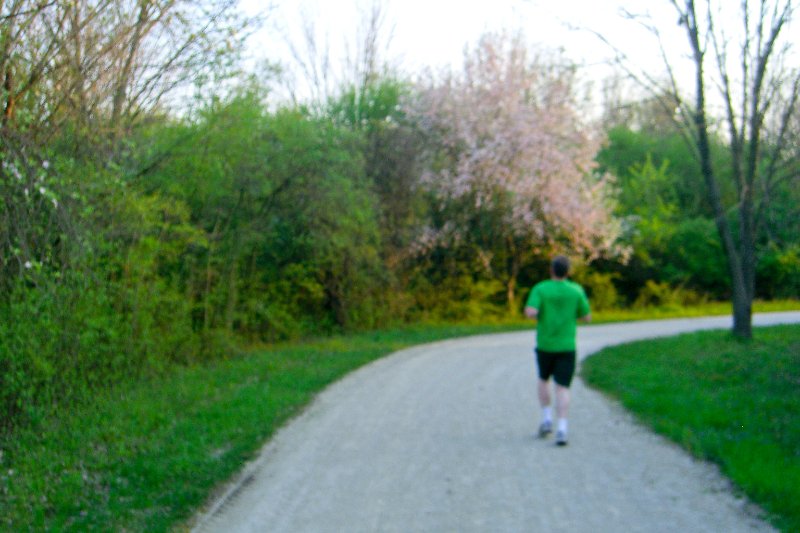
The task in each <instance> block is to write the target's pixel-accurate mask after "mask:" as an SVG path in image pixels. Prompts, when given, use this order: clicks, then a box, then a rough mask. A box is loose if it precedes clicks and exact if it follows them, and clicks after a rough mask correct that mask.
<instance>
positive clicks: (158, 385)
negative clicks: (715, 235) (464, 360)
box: [0, 303, 800, 531]
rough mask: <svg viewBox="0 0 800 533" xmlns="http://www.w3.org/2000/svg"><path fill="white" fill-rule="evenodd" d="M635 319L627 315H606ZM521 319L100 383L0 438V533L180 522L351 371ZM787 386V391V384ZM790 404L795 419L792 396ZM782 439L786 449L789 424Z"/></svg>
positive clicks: (380, 335)
mask: <svg viewBox="0 0 800 533" xmlns="http://www.w3.org/2000/svg"><path fill="white" fill-rule="evenodd" d="M784 307H785V306H782V307H781V309H782V308H784ZM794 308H797V303H795V304H794ZM762 309H763V308H762ZM770 310H774V307H773V308H770ZM704 311H705V312H706V313H707V314H712V313H714V312H717V311H718V312H720V313H727V312H729V308H728V307H726V306H720V307H719V308H718V309H704ZM645 313H647V312H645ZM686 314H699V312H698V311H687V310H683V311H681V310H666V311H662V312H661V314H659V315H658V316H659V317H665V316H685V315H686ZM646 317H647V314H644V315H643V314H641V313H640V314H638V315H637V314H631V313H627V314H625V315H624V316H608V317H605V319H607V320H620V319H632V318H646ZM597 318H599V319H601V320H603V319H604V317H603V315H602V314H599V315H598V316H597ZM530 327H531V324H530V322H525V321H523V320H518V321H514V322H512V323H501V324H495V325H491V324H489V325H487V324H484V325H472V326H468V325H420V326H415V327H406V328H400V329H395V330H391V331H379V332H371V333H363V334H358V335H350V336H341V337H333V338H329V339H322V340H317V341H305V342H298V343H292V344H283V345H274V346H267V347H258V348H253V349H252V350H250V351H249V352H248V354H247V355H246V356H242V357H237V358H232V359H230V360H227V361H221V362H217V363H214V364H209V365H205V366H196V367H191V368H176V369H174V370H172V371H171V372H169V373H168V374H167V375H165V376H162V377H160V378H157V379H152V380H150V381H147V382H139V383H131V384H129V385H126V386H123V387H117V388H115V389H114V390H111V391H99V392H98V394H97V396H96V397H95V399H94V401H92V402H89V403H86V404H83V405H78V406H69V407H66V406H61V407H60V408H58V409H56V410H54V412H53V413H52V414H51V415H50V416H47V417H44V418H42V419H41V420H39V421H38V422H37V423H35V424H33V425H30V426H28V427H25V428H18V429H17V430H16V431H15V432H14V433H13V434H10V435H5V436H4V437H0V531H3V530H9V531H30V530H35V531H40V530H57V531H86V530H104V531H105V530H114V531H125V530H127V531H169V530H172V529H174V528H176V527H180V525H181V524H184V523H185V522H186V520H188V519H189V517H191V516H192V514H193V513H194V512H195V511H196V510H197V509H198V508H199V507H200V506H201V505H202V504H203V503H204V502H205V501H206V500H207V498H208V497H209V495H210V494H211V493H212V492H213V491H214V490H215V489H216V488H217V487H219V486H220V484H221V483H223V482H224V481H225V480H227V479H229V478H230V477H231V476H232V475H233V474H235V473H236V472H237V471H238V470H239V469H240V468H241V466H242V464H243V463H244V462H245V461H247V460H248V459H250V458H252V457H253V456H254V454H255V453H256V452H257V450H258V449H259V448H260V447H261V445H262V444H263V442H264V441H265V440H267V439H269V437H270V436H271V435H272V434H273V433H274V432H275V431H276V430H277V429H278V428H279V427H280V426H281V425H283V424H285V423H286V421H287V420H289V419H290V418H291V417H293V416H295V415H296V414H297V413H299V412H300V411H301V410H302V409H303V408H304V406H305V405H307V404H308V402H309V401H310V400H311V399H313V397H314V395H315V394H316V393H318V392H319V391H320V390H322V389H323V388H324V387H325V386H327V385H328V384H330V383H332V382H333V381H335V380H337V379H339V378H340V377H342V376H343V375H345V374H346V373H348V372H350V371H351V370H353V369H355V368H358V367H359V366H361V365H364V364H366V363H368V362H370V361H373V360H375V359H377V358H379V357H382V356H384V355H386V354H389V353H391V352H393V351H396V350H398V349H400V348H403V347H407V346H411V345H415V344H421V343H425V342H430V341H434V340H439V339H444V338H450V337H458V336H465V335H471V334H478V333H492V332H500V331H509V330H515V329H516V330H518V329H520V328H530ZM721 339H722V340H724V336H723V337H721ZM795 346H796V345H795ZM604 357H605V356H604ZM797 367H798V362H797V360H796V359H795V362H794V367H793V368H794V369H795V370H796V369H797ZM795 376H796V374H795ZM795 379H796V377H795ZM793 391H794V394H795V398H796V394H797V392H796V391H797V382H795V384H794V389H793ZM759 401H760V400H759ZM765 401H769V402H772V401H773V399H772V396H770V397H769V399H767V398H766V397H765ZM794 409H795V411H794V413H795V417H794V420H796V419H797V417H796V415H797V404H796V403H795V404H794ZM770 412H771V411H770ZM772 422H773V421H771V422H770V424H771V425H772ZM778 422H779V420H778ZM786 423H787V424H788V422H786ZM776 424H777V422H776ZM662 425H663V423H662ZM667 425H668V424H667ZM762 425H763V424H762ZM784 426H785V424H784V425H775V426H774V427H776V428H777V427H780V428H784ZM789 427H790V429H791V427H792V426H791V424H789ZM794 429H795V430H796V427H795V428H794ZM781 431H784V429H781ZM757 433H758V435H759V436H761V433H760V432H757ZM680 434H681V435H684V432H680ZM793 435H794V436H793V437H791V439H794V440H793V441H792V442H794V443H795V445H796V443H797V434H796V431H795V433H793ZM791 439H790V440H791ZM689 441H690V445H691V446H696V444H695V443H694V440H693V439H689V440H688V441H687V442H689ZM781 442H783V441H781ZM736 449H737V450H738V452H737V453H740V454H746V453H748V452H747V449H745V448H741V449H740V448H736ZM795 449H796V448H795ZM765 453H767V452H765ZM768 453H773V452H772V451H770V452H768ZM763 457H765V460H766V461H771V460H772V459H771V457H772V455H763ZM795 457H796V456H795ZM795 461H796V459H795ZM791 464H794V465H795V466H794V468H797V467H796V463H791ZM756 467H758V465H756ZM795 472H796V470H795ZM795 475H796V474H795ZM795 479H796V478H795ZM778 481H779V480H775V482H776V483H777V482H778ZM784 485H785V483H784ZM797 485H800V483H797ZM758 490H766V489H758ZM788 501H792V500H788ZM793 501H797V500H796V499H794V500H793Z"/></svg>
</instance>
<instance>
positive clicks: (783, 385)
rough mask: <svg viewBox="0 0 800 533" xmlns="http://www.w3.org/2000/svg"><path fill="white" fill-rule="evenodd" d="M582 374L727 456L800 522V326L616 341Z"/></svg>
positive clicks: (759, 494) (780, 521)
mask: <svg viewBox="0 0 800 533" xmlns="http://www.w3.org/2000/svg"><path fill="white" fill-rule="evenodd" d="M582 375H583V377H584V379H585V380H586V381H587V382H588V383H589V384H590V385H592V386H594V387H597V388H599V389H601V390H603V391H605V392H607V393H608V394H610V395H611V396H613V397H616V398H618V399H619V400H620V401H621V403H622V404H623V405H624V406H625V407H627V408H628V409H630V410H631V411H633V412H634V413H635V414H636V415H637V416H638V417H639V418H640V419H641V420H642V421H643V422H644V423H646V424H647V425H649V426H651V427H652V428H654V429H655V430H656V431H657V432H659V433H661V434H663V435H665V436H667V437H669V438H670V439H672V440H674V441H675V442H677V443H679V444H680V445H682V446H683V447H684V448H686V449H687V450H689V451H690V452H691V453H693V454H694V455H696V456H698V457H701V458H704V459H708V460H711V461H713V462H715V463H717V464H718V465H720V467H721V469H722V471H723V472H724V473H725V474H726V475H727V476H729V477H730V478H731V480H733V482H734V483H735V485H736V486H738V487H739V488H740V489H741V490H742V491H743V492H744V493H745V494H746V495H747V496H748V497H750V498H751V499H752V500H753V501H754V502H756V503H758V504H760V505H761V506H763V508H764V509H766V510H767V511H768V512H769V513H770V515H771V518H772V520H773V522H774V524H775V525H776V526H778V527H779V528H781V529H783V530H784V531H800V506H798V504H797V502H798V501H800V326H797V325H793V326H779V327H771V328H763V329H761V328H760V329H756V331H755V335H754V339H753V340H751V341H741V340H737V339H734V338H733V336H732V335H731V334H730V333H728V332H724V331H714V332H703V333H694V334H687V335H681V336H679V337H674V338H668V339H661V340H656V341H642V342H636V343H632V344H628V345H624V346H616V347H611V348H607V349H605V350H603V351H602V352H600V353H598V354H596V355H594V356H592V357H590V358H588V359H587V360H586V361H585V362H584V363H583V367H582Z"/></svg>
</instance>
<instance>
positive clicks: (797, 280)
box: [756, 245, 800, 299]
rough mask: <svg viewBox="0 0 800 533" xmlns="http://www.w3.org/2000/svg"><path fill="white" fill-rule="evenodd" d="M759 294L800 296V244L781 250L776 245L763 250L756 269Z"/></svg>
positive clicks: (782, 296)
mask: <svg viewBox="0 0 800 533" xmlns="http://www.w3.org/2000/svg"><path fill="white" fill-rule="evenodd" d="M756 290H757V291H758V293H759V296H762V297H765V298H770V299H776V298H797V297H798V296H800V245H794V246H791V247H789V248H787V249H784V250H781V249H780V248H778V247H777V246H775V245H772V246H770V247H769V248H768V249H767V250H765V251H764V252H762V254H761V257H760V258H759V262H758V267H757V271H756Z"/></svg>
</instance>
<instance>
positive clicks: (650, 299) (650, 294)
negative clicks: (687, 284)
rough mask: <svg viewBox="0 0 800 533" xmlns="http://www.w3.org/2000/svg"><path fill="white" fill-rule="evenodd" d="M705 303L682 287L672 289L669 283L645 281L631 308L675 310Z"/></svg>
mask: <svg viewBox="0 0 800 533" xmlns="http://www.w3.org/2000/svg"><path fill="white" fill-rule="evenodd" d="M706 301H707V299H706V297H705V296H704V295H702V294H700V293H698V292H695V291H693V290H691V289H686V288H684V287H673V286H671V285H670V284H669V283H665V282H657V281H653V280H647V283H645V286H644V287H643V288H642V289H641V291H639V295H638V296H637V298H636V301H635V302H634V304H633V306H634V308H636V309H642V308H645V307H661V308H667V309H675V308H679V307H684V306H690V305H699V304H702V303H705V302H706Z"/></svg>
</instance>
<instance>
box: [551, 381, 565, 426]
mask: <svg viewBox="0 0 800 533" xmlns="http://www.w3.org/2000/svg"><path fill="white" fill-rule="evenodd" d="M548 396H549V395H548ZM568 415H569V388H568V387H564V386H563V385H559V384H558V383H556V416H557V417H558V419H559V420H562V419H563V420H566V419H567V416H568Z"/></svg>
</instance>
